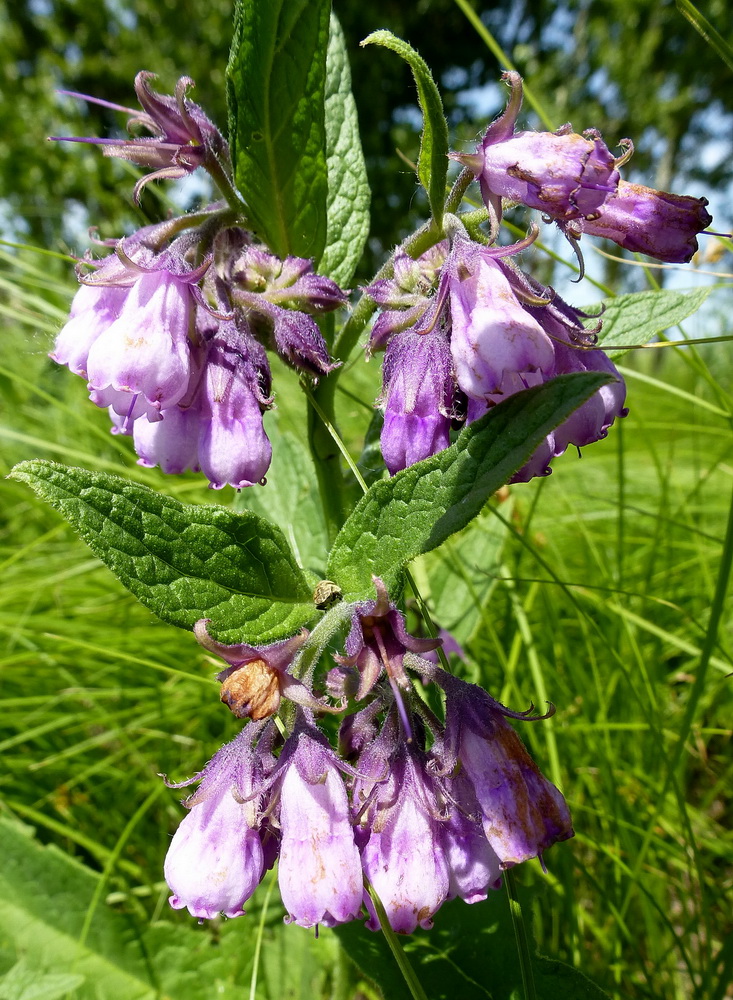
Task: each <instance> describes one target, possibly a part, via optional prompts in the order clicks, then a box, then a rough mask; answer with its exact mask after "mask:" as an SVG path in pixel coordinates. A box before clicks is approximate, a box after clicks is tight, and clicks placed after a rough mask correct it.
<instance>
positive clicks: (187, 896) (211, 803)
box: [164, 726, 266, 919]
mask: <svg viewBox="0 0 733 1000" xmlns="http://www.w3.org/2000/svg"><path fill="white" fill-rule="evenodd" d="M261 731H262V727H261V726H257V727H247V728H245V729H243V730H242V732H241V733H239V735H238V736H237V737H236V738H235V739H234V740H232V742H231V743H227V744H226V745H225V746H223V747H222V748H221V750H219V751H218V753H216V754H215V755H214V757H212V759H211V760H210V761H209V763H208V764H207V765H206V767H205V768H204V770H203V771H202V772H201V773H200V774H197V775H195V776H194V777H193V778H191V779H189V780H188V781H183V782H180V783H177V784H173V785H172V786H171V787H174V788H179V787H181V786H182V785H188V784H191V783H192V782H194V781H198V782H199V787H198V789H197V790H196V791H195V792H194V793H193V794H192V795H190V796H189V797H188V799H186V800H185V802H184V805H185V806H186V808H188V809H189V810H190V812H189V813H188V815H187V816H186V817H185V818H184V819H183V821H182V822H181V824H180V826H179V827H178V830H177V831H176V833H175V834H174V836H173V840H172V841H171V845H170V847H169V848H168V853H167V855H166V859H165V866H164V872H165V879H166V882H167V883H168V885H169V887H170V889H171V891H172V893H173V895H172V896H171V897H170V904H171V906H172V907H173V908H174V909H176V910H180V909H183V908H184V907H186V908H188V911H189V913H190V914H191V915H192V916H194V917H199V918H207V919H211V918H213V917H216V916H217V915H218V914H219V913H223V914H224V915H225V916H227V917H238V916H241V914H243V913H244V904H245V903H246V901H247V900H248V899H249V898H250V896H251V895H252V893H253V892H254V891H255V889H256V888H257V886H258V885H259V883H260V881H261V879H262V876H263V874H264V872H265V857H264V854H263V846H262V833H261V829H260V827H261V815H262V805H263V796H262V793H261V792H260V791H259V789H260V788H261V787H262V786H263V785H264V780H265V778H266V766H265V765H266V757H265V756H264V755H263V754H261V753H259V752H258V748H257V747H253V739H254V738H256V737H257V736H258V735H259V734H260V733H261Z"/></svg>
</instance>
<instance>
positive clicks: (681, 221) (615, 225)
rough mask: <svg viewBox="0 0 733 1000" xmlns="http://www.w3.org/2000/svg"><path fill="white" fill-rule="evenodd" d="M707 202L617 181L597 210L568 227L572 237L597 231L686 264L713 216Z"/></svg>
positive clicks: (659, 257) (629, 246)
mask: <svg viewBox="0 0 733 1000" xmlns="http://www.w3.org/2000/svg"><path fill="white" fill-rule="evenodd" d="M707 203H708V201H707V198H690V197H689V196H687V195H678V194H670V193H668V192H667V191H656V190H654V189H653V188H648V187H644V185H643V184H629V183H627V182H626V181H621V182H620V183H619V186H618V190H617V191H616V193H615V195H613V196H612V197H610V198H608V199H607V200H606V201H605V202H604V203H603V206H602V207H601V209H600V211H599V212H598V213H597V214H596V215H594V216H591V217H590V218H586V219H583V220H580V221H578V222H573V223H572V224H571V225H570V226H568V227H567V231H568V233H569V234H570V235H573V236H579V235H580V233H586V234H587V235H589V236H600V237H602V238H603V239H607V240H613V242H614V243H618V245H619V246H621V247H624V249H626V250H631V251H632V252H634V253H645V254H648V256H650V257H656V258H657V260H663V261H666V262H668V263H670V264H685V263H687V262H688V261H689V260H691V259H692V257H693V254H695V253H696V252H697V236H698V235H699V234H700V233H701V232H702V231H703V230H704V229H707V227H708V226H709V225H710V223H711V222H712V221H713V217H712V216H711V215H710V213H709V212H708V211H707V208H706V207H705V206H706V205H707Z"/></svg>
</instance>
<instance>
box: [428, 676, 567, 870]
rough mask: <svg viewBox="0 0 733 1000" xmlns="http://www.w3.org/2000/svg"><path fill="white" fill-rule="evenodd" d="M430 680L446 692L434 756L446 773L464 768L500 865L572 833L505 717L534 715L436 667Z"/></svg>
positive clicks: (555, 794)
mask: <svg viewBox="0 0 733 1000" xmlns="http://www.w3.org/2000/svg"><path fill="white" fill-rule="evenodd" d="M432 679H433V680H435V682H436V683H437V684H439V685H440V687H442V688H443V690H444V691H445V693H446V722H445V734H444V736H443V740H442V745H441V747H440V748H439V751H438V753H437V754H436V757H437V758H438V759H439V760H440V763H441V766H442V769H443V772H444V773H446V774H449V773H451V772H453V771H454V770H455V768H457V767H459V766H460V767H461V768H462V769H463V770H464V771H465V774H466V776H467V777H468V779H469V780H470V782H471V785H472V786H473V791H474V793H475V796H476V801H477V803H478V806H479V809H480V811H481V818H482V823H483V829H484V833H485V835H486V839H487V840H488V842H489V844H490V845H491V847H492V848H493V850H494V852H495V853H496V856H497V857H498V859H499V862H500V864H501V867H502V868H509V867H511V866H512V865H515V864H519V863H520V862H521V861H526V860H527V859H529V858H533V857H537V856H541V855H542V853H543V851H545V850H547V848H548V847H551V846H552V844H554V843H556V842H558V841H560V840H567V839H568V838H569V837H572V836H573V827H572V822H571V819H570V814H569V812H568V808H567V805H566V803H565V799H564V798H563V797H562V795H561V794H560V792H559V791H558V789H557V788H556V787H555V786H554V785H553V784H552V783H551V782H549V781H548V780H547V778H545V777H543V775H542V774H541V773H540V771H539V769H538V768H537V765H536V764H535V763H534V761H533V760H532V758H531V757H530V756H529V754H528V753H527V751H526V750H525V748H524V746H523V744H522V743H521V741H520V739H519V737H518V736H517V734H516V733H515V732H514V730H513V729H512V727H511V726H510V725H509V723H508V722H507V721H506V718H507V716H509V717H511V718H516V719H531V718H538V717H537V716H531V715H530V713H521V712H512V711H510V710H509V709H507V708H504V706H503V705H500V704H499V703H498V702H497V701H494V699H493V698H491V697H490V695H488V694H487V693H486V692H485V691H484V690H483V689H482V688H480V687H477V686H476V685H475V684H467V683H465V682H464V681H461V680H459V679H458V678H456V677H453V676H451V675H450V674H447V673H445V672H444V671H442V670H439V669H437V668H434V670H433V673H432ZM530 711H531V710H530Z"/></svg>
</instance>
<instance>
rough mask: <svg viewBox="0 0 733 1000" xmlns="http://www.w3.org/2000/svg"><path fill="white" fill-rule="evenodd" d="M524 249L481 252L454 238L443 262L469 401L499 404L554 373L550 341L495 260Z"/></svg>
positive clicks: (458, 366)
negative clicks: (505, 398)
mask: <svg viewBox="0 0 733 1000" xmlns="http://www.w3.org/2000/svg"><path fill="white" fill-rule="evenodd" d="M525 245H526V241H523V242H522V244H518V245H515V247H509V248H508V247H496V248H493V247H492V248H482V247H479V246H478V245H477V244H474V243H470V242H469V241H468V240H466V239H465V238H460V237H456V239H455V241H454V244H453V248H452V250H451V253H450V255H449V257H448V260H447V261H446V277H447V283H448V289H449V292H450V310H451V328H452V332H451V353H452V355H453V364H454V367H455V372H456V379H457V382H458V385H459V387H460V388H461V390H462V391H463V392H464V393H465V394H466V395H467V396H468V397H469V399H475V400H479V401H484V402H487V401H488V402H492V403H494V402H498V401H499V400H500V399H502V398H504V397H506V396H510V395H512V394H513V393H515V392H518V391H519V390H521V389H526V388H528V387H529V386H530V385H533V384H536V382H537V381H542V379H543V376H545V375H547V374H548V373H549V372H550V371H551V370H552V368H553V365H554V360H555V355H554V351H553V348H552V341H551V340H550V338H549V337H548V336H547V334H546V333H545V331H544V330H543V329H542V327H541V326H540V324H539V323H538V322H537V320H536V319H535V318H534V317H533V316H532V315H530V314H529V313H528V312H527V311H526V310H525V309H524V308H523V307H522V304H521V303H520V301H519V299H518V298H517V296H516V294H515V292H514V289H513V288H512V286H511V284H510V282H509V280H508V279H507V276H506V273H505V271H504V270H503V269H502V267H501V264H500V260H499V258H500V257H501V256H504V255H507V254H509V253H512V252H517V249H518V248H521V247H523V246H525ZM535 375H536V376H537V378H536V380H533V379H532V376H535Z"/></svg>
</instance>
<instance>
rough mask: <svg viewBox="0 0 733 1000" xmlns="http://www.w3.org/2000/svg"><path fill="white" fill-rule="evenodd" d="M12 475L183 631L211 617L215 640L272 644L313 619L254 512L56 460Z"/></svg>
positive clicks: (280, 543) (292, 567)
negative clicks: (191, 500) (181, 497)
mask: <svg viewBox="0 0 733 1000" xmlns="http://www.w3.org/2000/svg"><path fill="white" fill-rule="evenodd" d="M12 474H13V476H14V477H15V478H16V479H20V480H22V481H23V482H26V483H28V484H29V485H30V486H31V487H32V488H33V489H34V490H35V492H36V493H37V494H38V496H39V497H40V498H41V499H42V500H45V501H46V502H47V503H49V504H51V506H52V507H54V508H55V509H56V510H58V511H59V512H60V513H61V514H62V515H63V516H64V517H65V518H66V520H67V521H68V522H69V524H71V525H72V527H74V528H75V529H76V530H77V531H78V533H79V534H80V535H81V537H82V538H83V539H84V541H85V542H86V543H87V545H88V546H89V547H90V549H91V550H92V552H94V554H95V555H97V556H99V558H100V559H101V560H102V561H103V562H105V563H106V564H107V566H109V568H110V569H111V570H112V572H113V573H114V574H115V576H116V577H117V578H118V579H119V580H120V581H121V582H122V583H123V584H124V585H125V586H126V587H127V588H128V590H130V591H131V592H132V593H133V594H134V595H135V597H137V598H138V600H140V601H141V602H142V603H143V604H144V605H145V606H146V607H147V608H150V610H151V611H152V612H154V614H156V615H157V616H158V617H159V618H162V619H163V621H166V622H169V623H170V624H171V625H177V626H179V627H180V628H189V629H190V628H192V627H193V625H194V623H195V622H196V621H197V620H198V619H200V618H210V619H211V626H210V630H211V632H212V633H213V634H215V635H216V636H217V638H218V639H220V640H221V641H222V642H235V641H236V642H249V643H253V642H270V641H274V640H275V639H280V638H283V637H284V636H287V635H292V634H293V633H294V632H296V631H297V630H298V628H300V627H301V626H302V625H304V624H305V623H306V622H308V621H309V620H311V619H313V617H314V616H315V614H314V608H313V604H312V602H311V588H310V586H309V584H308V581H307V580H306V578H305V576H304V574H303V572H302V571H301V569H300V568H299V566H298V564H297V562H296V560H295V557H294V556H293V553H292V551H291V549H290V546H289V545H288V543H287V540H286V539H285V536H284V535H283V533H282V532H281V531H280V529H279V528H277V527H275V525H273V524H271V523H270V522H269V521H266V520H265V519H264V518H262V517H259V516H258V515H257V514H255V513H253V512H252V511H242V512H239V513H237V512H233V511H230V510H226V509H224V508H223V507H216V506H214V505H213V504H201V505H199V504H197V505H193V504H183V503H181V502H180V501H178V500H174V499H173V498H171V497H167V496H164V495H163V494H160V493H156V492H155V491H154V490H151V489H148V488H147V487H146V486H139V485H138V484H136V483H131V482H129V481H128V480H126V479H122V478H121V477H120V476H110V475H106V474H104V473H99V472H88V471H87V470H85V469H74V468H68V467H67V466H64V465H57V464H56V463H55V462H42V461H33V462H23V463H21V464H20V465H18V466H16V467H15V469H14V470H13V473H12Z"/></svg>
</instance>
